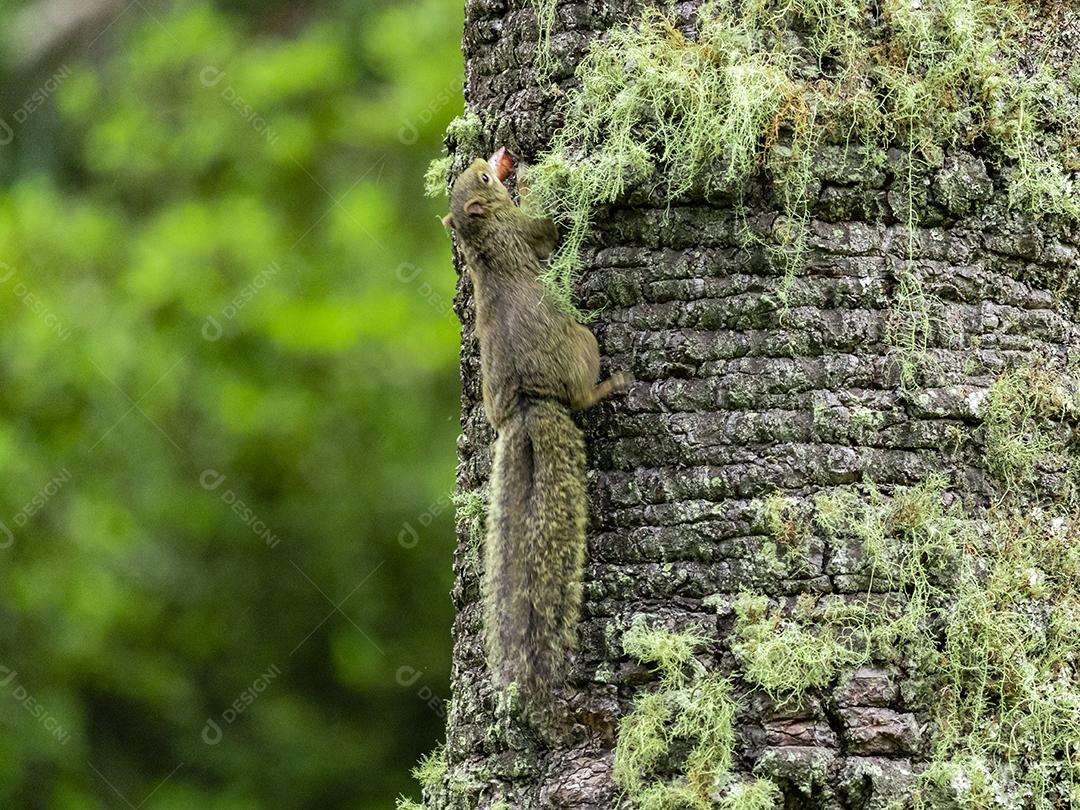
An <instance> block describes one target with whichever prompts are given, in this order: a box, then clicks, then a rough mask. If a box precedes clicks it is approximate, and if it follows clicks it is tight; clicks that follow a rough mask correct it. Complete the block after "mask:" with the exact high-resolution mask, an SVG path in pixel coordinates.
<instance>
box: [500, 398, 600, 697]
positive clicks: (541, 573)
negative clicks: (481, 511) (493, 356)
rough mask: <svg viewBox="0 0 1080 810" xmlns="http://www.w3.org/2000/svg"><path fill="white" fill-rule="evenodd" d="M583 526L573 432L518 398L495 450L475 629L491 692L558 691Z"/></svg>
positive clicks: (537, 403)
mask: <svg viewBox="0 0 1080 810" xmlns="http://www.w3.org/2000/svg"><path fill="white" fill-rule="evenodd" d="M585 520H586V499H585V442H584V438H583V437H582V434H581V431H580V430H579V429H578V427H577V425H575V424H574V422H573V420H572V419H571V418H570V414H569V412H568V411H567V409H566V408H565V407H564V406H563V405H561V404H559V403H558V402H554V401H551V400H528V399H526V398H524V397H523V398H522V400H521V402H520V405H519V408H518V409H517V412H516V413H515V414H514V415H513V416H512V417H511V418H510V419H508V420H507V421H506V422H505V423H504V424H503V425H502V426H500V428H499V435H498V438H497V439H496V441H495V457H494V461H493V466H492V473H491V503H490V506H489V509H488V529H487V540H486V549H485V575H484V613H485V615H484V625H485V628H486V635H487V650H488V661H489V663H490V666H491V671H492V675H493V678H494V680H495V683H496V684H498V685H499V686H506V685H508V684H509V683H510V682H516V683H517V684H518V688H519V689H520V690H521V692H522V693H523V695H524V696H525V697H526V699H529V698H532V697H536V696H539V695H543V694H545V693H547V692H549V691H550V690H551V689H552V688H554V687H556V686H557V685H558V684H559V682H560V680H561V678H562V676H563V675H564V669H565V664H566V659H567V654H568V652H569V650H570V648H571V647H572V646H573V645H574V641H575V635H576V630H577V619H578V612H579V609H580V605H581V570H582V565H583V563H584V560H585Z"/></svg>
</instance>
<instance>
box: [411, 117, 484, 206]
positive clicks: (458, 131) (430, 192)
mask: <svg viewBox="0 0 1080 810" xmlns="http://www.w3.org/2000/svg"><path fill="white" fill-rule="evenodd" d="M483 131H484V122H483V120H482V119H481V118H480V116H479V115H477V114H476V113H474V112H472V111H471V110H466V111H465V113H464V114H463V115H459V116H458V117H457V118H455V119H454V120H453V121H451V122H450V123H449V124H448V125H447V127H446V135H445V136H444V137H443V142H444V144H445V151H446V154H444V155H443V156H442V157H438V158H435V159H434V160H432V161H431V163H430V164H428V168H427V171H426V172H425V173H424V194H425V195H426V196H428V197H440V196H443V195H445V194H446V192H447V189H448V187H449V182H450V179H451V178H450V173H451V171H452V170H453V168H454V158H455V157H457V158H458V159H459V160H471V159H472V157H475V156H476V155H478V154H479V152H480V147H481V144H482V140H483ZM459 168H461V166H460V165H459Z"/></svg>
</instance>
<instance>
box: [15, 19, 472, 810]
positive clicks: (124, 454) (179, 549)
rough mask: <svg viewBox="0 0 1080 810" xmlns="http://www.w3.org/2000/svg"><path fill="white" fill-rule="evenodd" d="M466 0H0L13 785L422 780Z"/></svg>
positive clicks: (431, 733)
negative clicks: (447, 179) (446, 161)
mask: <svg viewBox="0 0 1080 810" xmlns="http://www.w3.org/2000/svg"><path fill="white" fill-rule="evenodd" d="M461 13H462V9H461V3H460V2H455V0H412V1H411V2H404V3H402V2H386V3H380V2H359V1H358V0H338V2H330V1H329V0H328V1H326V2H306V3H298V2H274V1H273V0H219V2H205V1H204V2H198V1H196V0H182V1H178V2H167V1H166V0H25V1H24V2H16V1H13V0H0V49H2V52H0V62H2V73H0V119H2V122H0V330H2V331H0V335H2V340H0V466H2V477H0V731H2V733H0V806H2V807H13V808H57V809H59V808H64V809H66V808H112V807H128V806H130V807H138V808H140V810H142V808H147V809H148V810H149V809H151V808H220V809H222V810H224V809H225V808H228V809H229V810H233V809H234V808H236V809H239V808H308V807H310V808H316V807H317V808H338V807H341V808H386V807H390V806H392V803H393V798H394V796H395V795H396V794H397V793H399V792H406V793H412V794H415V793H417V789H415V788H414V787H413V785H412V783H411V779H410V777H409V774H408V771H409V768H410V766H411V765H412V764H413V762H414V761H415V760H416V759H417V758H418V757H419V756H420V755H421V754H422V753H423V752H425V751H427V750H429V749H431V748H432V747H433V746H434V744H435V743H436V742H437V740H438V739H439V738H440V737H441V735H442V730H443V723H444V717H443V715H444V712H445V707H444V701H445V700H446V699H447V698H448V697H449V692H448V680H449V677H448V672H449V660H450V644H449V628H450V622H451V605H450V599H449V594H448V592H449V588H450V584H451V554H452V547H453V517H452V513H453V508H452V507H451V505H450V501H449V497H450V493H451V490H452V486H453V478H454V476H453V470H454V446H455V439H456V436H457V434H458V432H459V423H458V407H457V406H458V391H459V388H458V381H457V347H458V340H459V335H460V327H459V324H458V322H457V319H456V317H455V316H454V314H453V312H452V311H451V309H450V303H451V299H452V295H453V289H454V282H455V279H454V272H453V269H452V266H451V264H450V249H449V240H448V239H447V237H446V235H445V233H444V231H443V229H442V228H441V226H440V225H439V223H438V221H437V217H438V216H439V215H440V214H442V213H444V210H443V206H444V205H445V203H443V204H441V205H440V204H439V203H438V202H437V201H430V200H425V199H424V198H423V197H422V196H421V188H422V174H423V171H424V168H425V166H426V164H427V162H428V160H429V159H430V158H432V157H433V156H435V155H437V154H438V151H439V148H440V141H441V136H442V132H443V129H444V128H445V126H446V124H447V122H448V121H449V120H450V119H452V118H453V117H454V116H455V115H457V114H459V113H460V112H461V108H462V100H461V95H462V94H461V75H462V64H461V56H460V53H459V40H460V33H461V25H462V20H461Z"/></svg>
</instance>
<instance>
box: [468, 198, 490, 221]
mask: <svg viewBox="0 0 1080 810" xmlns="http://www.w3.org/2000/svg"><path fill="white" fill-rule="evenodd" d="M487 211H488V207H487V203H486V202H484V200H483V198H481V197H470V198H469V201H468V202H467V203H465V213H466V214H468V215H469V216H470V217H482V216H483V215H484V214H486V213H487Z"/></svg>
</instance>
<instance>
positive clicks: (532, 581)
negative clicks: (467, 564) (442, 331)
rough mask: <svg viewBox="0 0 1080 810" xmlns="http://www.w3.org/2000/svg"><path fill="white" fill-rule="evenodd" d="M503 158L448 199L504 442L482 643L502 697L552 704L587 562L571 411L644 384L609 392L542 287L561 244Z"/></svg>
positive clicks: (491, 524) (498, 452) (589, 347)
mask: <svg viewBox="0 0 1080 810" xmlns="http://www.w3.org/2000/svg"><path fill="white" fill-rule="evenodd" d="M512 166H513V159H512V158H511V157H510V156H509V153H507V152H506V150H505V148H503V149H499V151H498V152H496V153H495V154H494V155H493V156H492V157H491V159H490V160H487V161H485V160H483V159H482V158H478V159H476V160H475V161H474V162H473V163H472V164H471V165H470V166H469V167H468V168H467V169H465V171H464V172H462V173H461V174H460V175H459V176H458V177H457V179H456V180H455V181H454V184H453V186H452V188H451V191H450V213H449V214H448V215H447V216H446V217H445V218H444V219H443V224H444V225H446V226H447V227H450V228H453V230H454V232H455V233H456V234H457V237H458V241H459V243H460V246H461V248H462V251H463V254H464V257H465V263H466V265H467V266H468V268H469V274H470V276H471V278H472V284H473V294H474V300H475V303H476V335H477V338H478V340H479V342H480V371H481V387H482V393H483V402H484V412H485V414H486V416H487V420H488V422H489V423H490V424H491V426H492V428H493V429H494V430H495V432H496V439H495V445H494V458H493V461H492V470H491V482H490V492H491V498H490V505H489V508H488V517H487V536H486V539H485V553H484V581H483V587H482V592H483V600H484V629H485V644H486V648H487V655H488V663H489V668H490V670H491V673H492V678H493V681H494V683H495V684H496V686H498V687H506V686H509V685H510V684H511V683H516V684H517V686H518V690H519V692H520V694H521V695H522V697H523V698H524V700H525V701H526V703H527V704H528V703H530V702H532V701H542V700H544V698H545V697H546V696H548V695H550V694H551V692H552V690H553V689H554V687H556V686H557V685H558V684H559V683H560V682H561V680H562V678H563V676H564V667H565V664H566V660H567V657H568V653H569V651H570V649H571V648H572V647H573V646H574V643H575V639H576V629H577V620H578V615H579V611H580V607H581V574H582V567H583V565H584V561H585V523H586V493H585V440H584V436H583V434H582V432H581V430H580V429H579V428H578V427H577V425H575V424H574V421H573V420H572V419H571V417H570V412H571V411H572V410H579V409H583V408H588V407H590V406H592V405H595V404H596V403H597V402H599V401H600V400H602V399H604V398H605V397H608V396H610V395H611V394H614V393H617V392H620V391H624V390H625V389H626V388H627V387H629V385H630V383H631V382H632V381H633V380H632V378H631V376H630V375H629V374H627V373H624V372H618V373H615V374H613V375H611V376H610V377H609V378H608V379H606V380H604V381H603V382H601V383H599V384H597V379H598V377H599V373H600V351H599V349H598V347H597V343H596V338H595V337H593V334H592V332H590V331H589V330H588V329H586V328H585V327H584V326H582V325H581V324H579V323H577V322H576V321H575V320H574V319H573V318H571V317H570V316H568V315H567V314H565V313H564V312H563V311H562V310H560V309H559V307H558V305H557V304H556V303H555V301H553V300H552V298H551V297H550V296H549V295H548V293H547V292H546V291H545V290H544V287H543V286H542V285H541V284H540V282H539V280H538V275H539V274H540V272H541V270H542V269H543V264H544V262H546V260H547V259H548V257H549V256H550V254H551V252H552V251H553V250H554V249H555V244H556V242H557V240H558V232H557V230H556V228H555V224H554V223H553V222H552V221H551V220H550V219H539V218H534V217H532V216H530V215H529V213H527V212H526V211H525V210H524V209H523V208H521V207H519V206H518V205H517V204H516V203H515V202H514V201H513V200H512V199H511V197H510V194H509V192H508V191H507V189H506V187H505V186H504V185H503V182H502V181H503V180H505V179H506V178H507V176H508V175H509V173H510V170H511V168H512Z"/></svg>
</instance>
